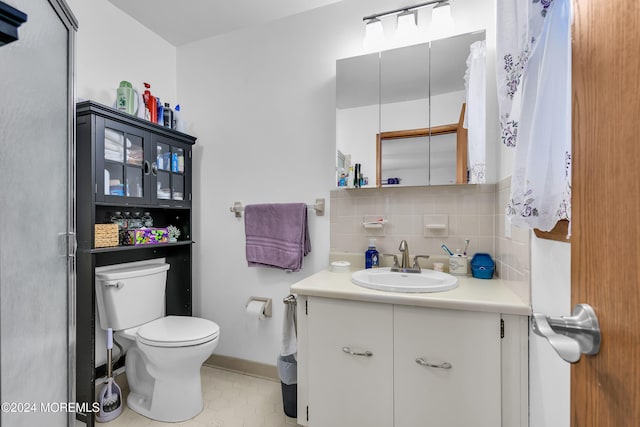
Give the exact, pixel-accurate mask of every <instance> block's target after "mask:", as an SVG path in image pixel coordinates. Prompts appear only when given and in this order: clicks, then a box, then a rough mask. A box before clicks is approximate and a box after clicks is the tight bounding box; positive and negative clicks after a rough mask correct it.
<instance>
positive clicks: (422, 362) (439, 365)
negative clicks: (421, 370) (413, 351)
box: [416, 357, 452, 369]
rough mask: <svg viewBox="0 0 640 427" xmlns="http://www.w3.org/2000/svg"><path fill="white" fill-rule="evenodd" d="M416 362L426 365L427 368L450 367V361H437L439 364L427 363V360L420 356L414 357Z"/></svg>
mask: <svg viewBox="0 0 640 427" xmlns="http://www.w3.org/2000/svg"><path fill="white" fill-rule="evenodd" d="M416 363H417V364H418V365H421V366H428V367H429V368H440V369H451V368H452V366H451V363H448V362H443V363H439V364H435V363H429V362H427V361H425V360H424V359H423V358H422V357H418V358H417V359H416Z"/></svg>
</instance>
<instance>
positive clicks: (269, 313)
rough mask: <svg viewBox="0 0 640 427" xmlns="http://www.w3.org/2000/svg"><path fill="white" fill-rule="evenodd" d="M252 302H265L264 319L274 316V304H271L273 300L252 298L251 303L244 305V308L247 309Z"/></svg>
mask: <svg viewBox="0 0 640 427" xmlns="http://www.w3.org/2000/svg"><path fill="white" fill-rule="evenodd" d="M251 301H261V302H264V311H263V314H264V317H271V316H272V315H273V309H272V306H273V304H272V302H271V298H264V297H250V298H249V301H247V303H246V304H245V305H244V308H247V307H248V306H249V304H250V303H251Z"/></svg>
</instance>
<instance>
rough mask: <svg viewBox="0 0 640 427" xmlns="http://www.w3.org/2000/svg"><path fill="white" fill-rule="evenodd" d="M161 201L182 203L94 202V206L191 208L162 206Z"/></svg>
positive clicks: (174, 200)
mask: <svg viewBox="0 0 640 427" xmlns="http://www.w3.org/2000/svg"><path fill="white" fill-rule="evenodd" d="M163 201H167V202H182V201H184V200H177V199H173V200H172V199H159V200H158V203H153V204H151V203H128V202H125V201H122V202H120V203H118V202H96V203H95V205H96V206H105V207H109V208H122V207H125V206H126V207H128V208H131V209H134V208H140V210H142V209H143V208H144V209H159V208H160V209H183V210H190V209H191V207H189V206H182V205H169V204H163V203H162V202H163Z"/></svg>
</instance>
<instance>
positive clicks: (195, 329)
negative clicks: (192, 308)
mask: <svg viewBox="0 0 640 427" xmlns="http://www.w3.org/2000/svg"><path fill="white" fill-rule="evenodd" d="M219 333H220V327H219V326H218V325H217V324H215V323H214V322H212V321H210V320H207V319H201V318H199V317H189V316H167V317H161V318H160V319H156V320H154V321H153V322H149V323H146V324H144V325H142V326H140V328H138V332H137V338H138V341H139V342H142V343H144V344H147V345H152V346H155V347H187V346H190V345H198V344H203V343H206V342H209V341H211V340H214V339H216V338H217V337H218V334H219Z"/></svg>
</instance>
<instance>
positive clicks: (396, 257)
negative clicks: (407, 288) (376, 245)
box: [382, 254, 400, 269]
mask: <svg viewBox="0 0 640 427" xmlns="http://www.w3.org/2000/svg"><path fill="white" fill-rule="evenodd" d="M382 256H392V257H393V267H391V268H392V269H394V268H395V269H399V268H400V263H399V262H398V255H396V254H382Z"/></svg>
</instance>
